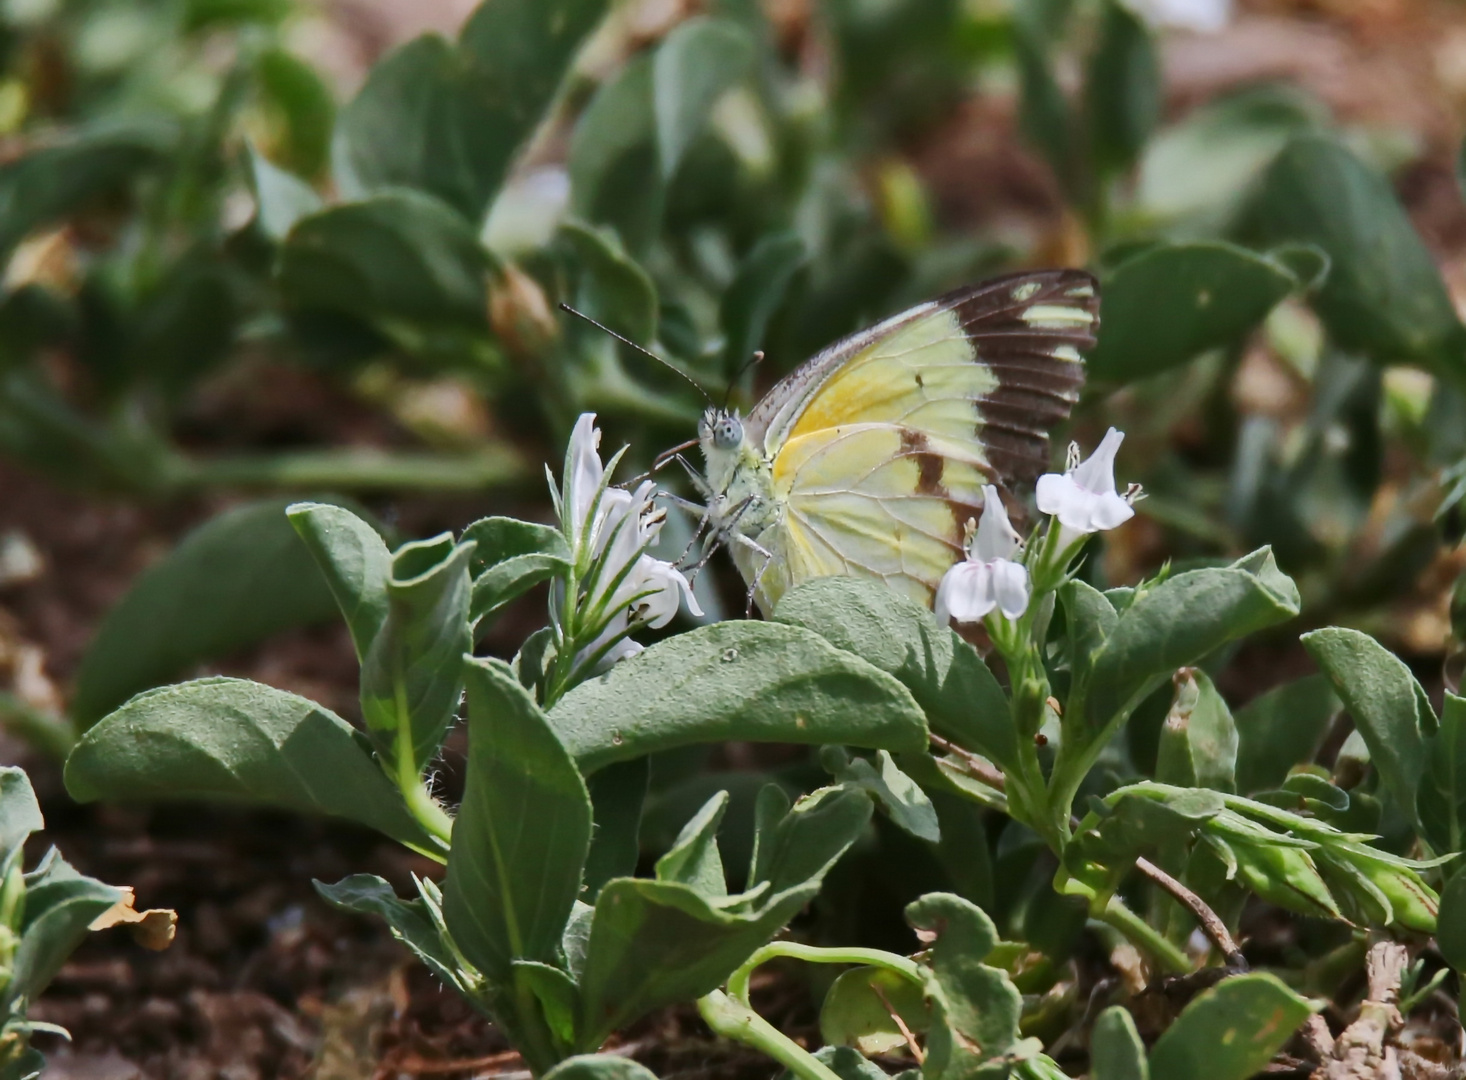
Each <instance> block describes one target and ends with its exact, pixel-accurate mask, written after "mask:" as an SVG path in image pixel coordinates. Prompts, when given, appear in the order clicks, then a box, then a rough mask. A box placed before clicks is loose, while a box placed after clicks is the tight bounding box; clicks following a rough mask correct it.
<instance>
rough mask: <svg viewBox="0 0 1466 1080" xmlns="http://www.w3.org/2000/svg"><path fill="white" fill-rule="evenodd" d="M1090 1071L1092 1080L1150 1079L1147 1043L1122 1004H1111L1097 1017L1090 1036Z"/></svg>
mask: <svg viewBox="0 0 1466 1080" xmlns="http://www.w3.org/2000/svg"><path fill="white" fill-rule="evenodd" d="M1089 1071H1090V1076H1091V1077H1092V1080H1150V1067H1149V1066H1148V1065H1147V1064H1146V1060H1145V1043H1143V1042H1141V1041H1140V1032H1138V1031H1136V1030H1135V1019H1134V1017H1132V1016H1131V1015H1130V1011H1129V1010H1128V1009H1126V1008H1125V1007H1124V1006H1123V1005H1111V1006H1110V1007H1109V1008H1108V1009H1106V1010H1105V1011H1104V1012H1102V1013H1100V1014H1099V1016H1097V1017H1095V1021H1094V1030H1093V1031H1092V1032H1091V1033H1090V1036H1089Z"/></svg>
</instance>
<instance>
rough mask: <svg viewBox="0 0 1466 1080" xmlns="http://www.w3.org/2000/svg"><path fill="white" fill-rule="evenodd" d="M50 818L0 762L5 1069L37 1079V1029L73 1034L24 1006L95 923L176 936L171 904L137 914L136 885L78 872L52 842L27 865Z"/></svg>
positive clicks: (1, 1067) (0, 1005)
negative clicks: (27, 851)
mask: <svg viewBox="0 0 1466 1080" xmlns="http://www.w3.org/2000/svg"><path fill="white" fill-rule="evenodd" d="M44 827H45V823H44V821H43V820H42V818H41V809H40V807H39V806H38V805H37V804H36V796H35V793H34V792H33V791H32V790H31V784H30V780H29V779H28V778H27V777H26V774H25V771H24V770H22V769H17V768H14V767H12V766H3V767H0V1011H3V1021H0V1077H4V1078H5V1080H32V1078H34V1077H37V1076H40V1075H41V1071H42V1069H43V1068H44V1067H45V1059H44V1058H43V1057H42V1056H41V1053H40V1051H38V1050H36V1049H35V1048H33V1047H32V1046H31V1045H30V1039H31V1036H32V1035H33V1034H34V1033H36V1032H48V1033H51V1034H57V1035H61V1036H63V1037H69V1036H68V1035H67V1033H66V1030H65V1029H64V1028H60V1027H57V1026H56V1025H55V1024H47V1023H42V1022H40V1021H32V1020H27V1019H26V1010H27V1009H28V1008H29V1007H30V1005H31V1003H32V1002H34V1001H35V999H36V998H37V997H38V996H39V995H40V994H41V993H42V992H43V991H44V990H45V989H46V986H47V984H48V983H50V981H51V980H52V979H53V978H54V977H55V976H56V973H57V972H58V971H59V970H61V965H62V964H63V963H65V962H66V959H67V957H68V956H70V955H71V953H72V951H73V950H74V949H75V948H76V947H77V945H79V944H80V943H81V940H82V938H84V937H86V935H87V932H88V931H89V930H92V929H101V928H102V927H105V926H112V925H116V924H119V923H129V922H133V923H137V922H143V923H145V924H147V923H151V924H152V925H151V926H150V927H149V933H150V934H152V935H153V938H152V944H153V945H154V947H163V946H166V944H167V942H168V941H169V940H171V938H172V930H173V922H172V914H173V913H172V912H164V911H154V912H147V913H143V914H139V913H137V912H134V911H133V910H132V890H130V889H122V888H117V887H116V886H112V885H104V884H103V883H102V882H100V881H97V880H96V879H94V878H89V877H87V876H85V875H84V874H80V873H78V872H77V871H76V870H75V869H73V868H72V866H71V865H70V864H69V863H67V861H66V860H65V859H63V858H62V857H61V854H60V853H59V852H58V851H57V850H56V849H55V848H51V849H50V850H49V851H47V852H46V854H45V855H44V856H43V857H42V858H41V860H40V861H39V862H38V863H37V864H36V865H35V866H33V867H32V868H31V869H30V870H26V869H25V865H24V858H25V856H24V851H23V850H22V849H23V847H24V845H25V842H26V840H27V838H29V837H30V836H32V835H33V834H35V833H38V832H40V831H41V829H42V828H44Z"/></svg>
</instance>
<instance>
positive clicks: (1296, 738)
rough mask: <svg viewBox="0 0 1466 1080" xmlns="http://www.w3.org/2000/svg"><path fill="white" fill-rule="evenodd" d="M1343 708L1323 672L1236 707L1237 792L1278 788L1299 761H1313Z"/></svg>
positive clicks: (1247, 792) (1297, 680)
mask: <svg viewBox="0 0 1466 1080" xmlns="http://www.w3.org/2000/svg"><path fill="white" fill-rule="evenodd" d="M1341 707H1342V705H1341V703H1340V702H1339V698H1338V696H1337V695H1336V694H1335V693H1334V691H1333V687H1332V686H1331V685H1330V683H1329V681H1328V679H1327V678H1325V677H1324V676H1323V675H1308V676H1305V677H1304V678H1301V679H1295V680H1294V681H1293V682H1290V683H1284V684H1283V685H1282V686H1278V687H1275V688H1273V689H1272V690H1269V691H1268V692H1267V693H1265V694H1262V695H1261V696H1259V697H1256V698H1254V699H1253V700H1252V701H1250V702H1248V704H1247V705H1245V706H1244V707H1242V708H1241V709H1238V710H1237V714H1236V716H1235V717H1234V720H1235V721H1236V724H1237V790H1238V791H1240V792H1241V793H1242V794H1244V795H1248V794H1251V793H1252V792H1254V791H1264V790H1266V789H1268V788H1274V787H1277V786H1278V785H1279V784H1281V783H1282V782H1283V780H1284V778H1285V777H1286V776H1287V775H1288V770H1289V769H1291V768H1292V767H1293V766H1294V765H1298V764H1303V763H1307V762H1311V761H1312V760H1313V758H1314V755H1315V754H1317V753H1318V747H1319V743H1320V742H1322V740H1323V736H1324V732H1325V731H1326V730H1327V728H1328V725H1329V721H1330V720H1332V719H1333V717H1334V714H1335V713H1336V712H1338V711H1339V709H1340V708H1341Z"/></svg>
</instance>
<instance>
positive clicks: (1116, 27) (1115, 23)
mask: <svg viewBox="0 0 1466 1080" xmlns="http://www.w3.org/2000/svg"><path fill="white" fill-rule="evenodd" d="M1084 88H1085V95H1086V106H1087V111H1088V114H1089V135H1090V147H1091V153H1092V155H1093V158H1094V164H1095V168H1096V169H1098V170H1100V171H1103V172H1112V171H1123V170H1125V169H1128V168H1129V167H1130V166H1131V165H1133V164H1134V163H1135V159H1136V158H1137V157H1139V156H1140V151H1141V150H1142V149H1143V148H1144V147H1145V141H1146V139H1148V138H1149V137H1150V133H1151V130H1152V129H1153V128H1154V127H1155V125H1156V121H1157V120H1158V119H1159V118H1160V113H1161V97H1162V95H1161V66H1160V59H1159V57H1157V55H1156V48H1155V42H1154V41H1153V40H1152V38H1151V35H1150V31H1149V30H1147V29H1146V27H1145V23H1143V22H1142V21H1141V20H1140V19H1139V17H1137V16H1136V15H1135V13H1134V12H1132V11H1131V10H1130V9H1129V8H1127V7H1126V6H1125V5H1124V4H1122V3H1119V2H1118V0H1110V2H1108V3H1106V4H1105V5H1104V14H1103V15H1102V16H1101V21H1100V29H1099V43H1098V45H1096V46H1095V50H1094V53H1093V54H1092V55H1091V57H1090V61H1089V74H1088V77H1087V79H1086V80H1085V87H1084Z"/></svg>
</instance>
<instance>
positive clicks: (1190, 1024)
mask: <svg viewBox="0 0 1466 1080" xmlns="http://www.w3.org/2000/svg"><path fill="white" fill-rule="evenodd" d="M1314 1011H1315V1006H1314V1005H1313V1003H1312V1002H1310V1001H1308V1000H1307V999H1306V998H1301V997H1299V996H1298V995H1297V994H1295V993H1294V992H1293V991H1292V990H1289V989H1288V987H1286V986H1285V985H1283V983H1282V982H1281V981H1279V979H1278V978H1277V976H1275V975H1268V974H1265V973H1259V974H1253V975H1238V976H1235V977H1233V978H1230V979H1224V980H1223V981H1222V982H1220V983H1219V984H1217V985H1216V986H1214V987H1212V988H1211V989H1210V990H1207V991H1206V992H1204V993H1203V994H1201V995H1200V996H1199V997H1197V998H1196V999H1195V1000H1194V1001H1192V1002H1191V1004H1190V1005H1188V1006H1186V1008H1185V1010H1184V1011H1183V1012H1182V1013H1181V1015H1180V1016H1178V1017H1177V1018H1176V1020H1175V1022H1174V1023H1172V1024H1171V1026H1170V1027H1168V1028H1167V1029H1166V1030H1165V1031H1164V1032H1163V1033H1162V1034H1161V1037H1160V1039H1158V1040H1157V1041H1156V1044H1155V1046H1154V1047H1152V1048H1151V1052H1150V1072H1151V1075H1152V1076H1155V1077H1165V1078H1166V1080H1248V1078H1249V1077H1251V1076H1253V1075H1254V1074H1256V1073H1258V1072H1260V1071H1261V1070H1262V1069H1263V1068H1264V1067H1265V1066H1266V1065H1267V1063H1268V1062H1269V1061H1271V1060H1272V1056H1273V1055H1274V1054H1275V1053H1277V1052H1278V1050H1280V1049H1281V1048H1282V1046H1283V1044H1284V1043H1286V1042H1287V1041H1288V1040H1289V1039H1290V1038H1292V1037H1293V1032H1295V1031H1297V1030H1298V1025H1299V1024H1301V1023H1303V1021H1304V1020H1307V1019H1308V1017H1309V1016H1311V1015H1312V1014H1313V1012H1314Z"/></svg>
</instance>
